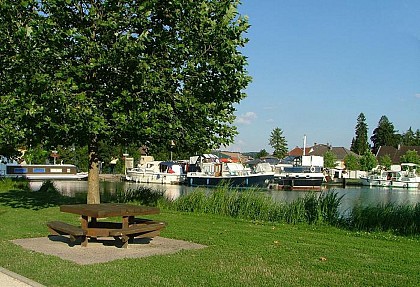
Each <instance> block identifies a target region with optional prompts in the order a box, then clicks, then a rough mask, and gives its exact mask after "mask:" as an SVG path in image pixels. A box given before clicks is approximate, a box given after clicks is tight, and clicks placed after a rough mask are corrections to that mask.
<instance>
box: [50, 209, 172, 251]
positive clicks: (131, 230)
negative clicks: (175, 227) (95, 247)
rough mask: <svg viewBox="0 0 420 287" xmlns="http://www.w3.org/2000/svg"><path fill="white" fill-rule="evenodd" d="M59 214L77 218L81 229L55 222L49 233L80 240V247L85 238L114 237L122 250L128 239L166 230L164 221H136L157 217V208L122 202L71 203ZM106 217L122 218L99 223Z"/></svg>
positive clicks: (154, 234)
mask: <svg viewBox="0 0 420 287" xmlns="http://www.w3.org/2000/svg"><path fill="white" fill-rule="evenodd" d="M60 211H61V212H68V213H74V214H78V215H80V216H81V218H80V222H81V227H80V228H79V227H75V226H72V225H69V224H66V223H63V222H58V221H57V222H49V223H48V224H47V225H48V227H49V228H50V231H52V232H54V231H55V232H56V233H59V234H70V236H73V237H82V238H83V239H82V246H87V243H88V238H97V237H114V238H115V239H117V238H119V239H120V240H121V241H122V242H123V247H127V244H128V241H129V239H133V238H134V237H150V238H152V237H154V236H157V235H159V233H160V230H161V229H162V228H163V227H165V223H163V222H156V221H153V220H149V219H141V218H135V216H138V215H149V214H158V213H159V212H160V210H159V208H157V207H148V206H140V205H132V204H123V203H101V204H74V205H61V206H60ZM108 217H121V218H122V220H121V222H113V221H102V220H101V221H98V218H108ZM71 239H72V237H71ZM73 239H74V238H73ZM74 240H75V239H74Z"/></svg>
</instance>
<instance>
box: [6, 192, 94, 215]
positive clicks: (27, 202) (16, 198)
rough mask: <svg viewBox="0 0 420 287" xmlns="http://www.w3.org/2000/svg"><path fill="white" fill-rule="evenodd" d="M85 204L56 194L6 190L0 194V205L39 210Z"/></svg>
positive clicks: (76, 199)
mask: <svg viewBox="0 0 420 287" xmlns="http://www.w3.org/2000/svg"><path fill="white" fill-rule="evenodd" d="M78 203H86V199H81V198H73V197H67V196H62V195H61V194H59V193H56V192H41V191H27V190H14V189H12V190H8V191H4V192H1V193H0V205H3V206H9V207H12V208H25V209H33V210H39V209H43V208H48V207H54V206H59V205H62V204H78Z"/></svg>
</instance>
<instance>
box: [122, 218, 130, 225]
mask: <svg viewBox="0 0 420 287" xmlns="http://www.w3.org/2000/svg"><path fill="white" fill-rule="evenodd" d="M129 221H130V216H123V218H122V228H128V226H129Z"/></svg>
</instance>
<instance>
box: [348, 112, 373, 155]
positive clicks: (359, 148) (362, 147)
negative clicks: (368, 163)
mask: <svg viewBox="0 0 420 287" xmlns="http://www.w3.org/2000/svg"><path fill="white" fill-rule="evenodd" d="M368 149H369V143H368V125H367V124H366V117H365V115H364V114H363V113H360V115H359V116H358V117H357V124H356V137H355V138H354V139H353V141H352V144H351V147H350V150H351V151H353V152H355V153H357V154H359V155H362V154H363V153H364V152H365V151H366V150H368Z"/></svg>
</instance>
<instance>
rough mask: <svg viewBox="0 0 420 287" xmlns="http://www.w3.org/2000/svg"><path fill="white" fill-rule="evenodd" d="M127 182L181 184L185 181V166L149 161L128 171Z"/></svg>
mask: <svg viewBox="0 0 420 287" xmlns="http://www.w3.org/2000/svg"><path fill="white" fill-rule="evenodd" d="M126 180H128V181H134V182H140V183H159V184H180V183H182V182H184V181H185V173H184V168H183V165H182V164H180V163H178V162H173V161H155V160H153V161H149V162H145V163H144V164H142V165H140V166H138V167H135V168H132V169H128V170H127V171H126Z"/></svg>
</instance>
